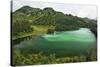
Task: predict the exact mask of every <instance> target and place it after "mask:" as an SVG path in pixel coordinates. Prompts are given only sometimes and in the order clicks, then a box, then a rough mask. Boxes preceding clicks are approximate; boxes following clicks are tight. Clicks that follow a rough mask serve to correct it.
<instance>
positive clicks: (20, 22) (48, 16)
mask: <svg viewBox="0 0 100 67" xmlns="http://www.w3.org/2000/svg"><path fill="white" fill-rule="evenodd" d="M12 15H13V17H12V18H13V20H12V28H13V29H12V34H13V36H16V35H18V33H20V32H31V31H33V30H34V29H33V28H32V25H33V26H34V25H50V26H54V27H55V28H54V30H53V31H65V30H66V31H67V30H76V29H79V28H81V27H85V28H90V29H91V31H92V32H94V33H95V35H96V33H97V32H96V31H97V20H93V19H88V18H80V17H77V16H73V15H71V14H64V13H62V12H59V11H55V10H54V9H53V8H51V7H47V8H44V9H40V8H32V7H30V6H24V7H22V8H20V9H18V10H16V11H15V12H12Z"/></svg>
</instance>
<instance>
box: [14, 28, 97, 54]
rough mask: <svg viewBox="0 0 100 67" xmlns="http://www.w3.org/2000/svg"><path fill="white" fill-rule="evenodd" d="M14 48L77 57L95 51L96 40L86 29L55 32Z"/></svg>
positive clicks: (24, 42)
mask: <svg viewBox="0 0 100 67" xmlns="http://www.w3.org/2000/svg"><path fill="white" fill-rule="evenodd" d="M15 48H18V49H20V50H24V51H30V52H33V53H35V52H38V51H42V52H44V53H45V54H56V55H79V54H86V53H87V52H90V51H93V50H95V49H96V39H95V36H94V35H93V33H92V32H91V31H90V30H89V29H87V28H80V29H79V30H75V31H62V32H55V33H54V34H44V35H41V36H38V37H34V38H32V39H30V40H28V41H23V42H21V43H20V44H18V45H17V46H15Z"/></svg>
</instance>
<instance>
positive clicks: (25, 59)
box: [12, 50, 97, 66]
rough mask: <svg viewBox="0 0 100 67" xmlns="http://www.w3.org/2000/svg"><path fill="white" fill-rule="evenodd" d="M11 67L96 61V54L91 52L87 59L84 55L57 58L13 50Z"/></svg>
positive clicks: (53, 55) (41, 53) (51, 55)
mask: <svg viewBox="0 0 100 67" xmlns="http://www.w3.org/2000/svg"><path fill="white" fill-rule="evenodd" d="M13 51H14V52H13V55H14V56H13V62H12V64H13V65H17V66H19V65H37V64H57V63H69V62H86V61H96V60H97V58H96V54H95V52H92V53H91V54H90V55H89V57H87V56H86V55H79V56H70V57H69V56H64V57H63V56H62V57H57V56H56V55H55V54H50V55H45V54H44V53H43V52H39V53H36V54H34V53H25V52H24V53H23V52H21V51H19V50H13ZM88 58H89V60H88Z"/></svg>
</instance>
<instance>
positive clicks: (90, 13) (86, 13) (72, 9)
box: [13, 1, 97, 19]
mask: <svg viewBox="0 0 100 67" xmlns="http://www.w3.org/2000/svg"><path fill="white" fill-rule="evenodd" d="M26 5H29V6H31V7H34V8H41V9H43V8H45V7H52V8H53V9H54V10H56V11H61V12H63V13H65V14H72V15H75V16H79V17H88V18H92V19H95V18H96V17H97V7H96V6H93V5H80V4H62V3H61V4H59V3H49V2H38V1H37V2H36V1H13V11H15V10H17V9H19V8H21V7H22V6H26Z"/></svg>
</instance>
